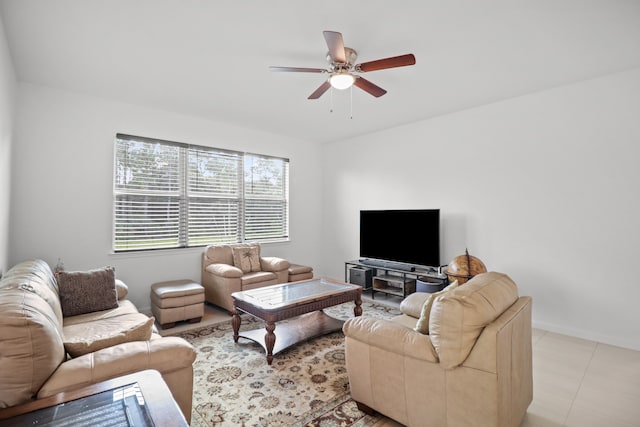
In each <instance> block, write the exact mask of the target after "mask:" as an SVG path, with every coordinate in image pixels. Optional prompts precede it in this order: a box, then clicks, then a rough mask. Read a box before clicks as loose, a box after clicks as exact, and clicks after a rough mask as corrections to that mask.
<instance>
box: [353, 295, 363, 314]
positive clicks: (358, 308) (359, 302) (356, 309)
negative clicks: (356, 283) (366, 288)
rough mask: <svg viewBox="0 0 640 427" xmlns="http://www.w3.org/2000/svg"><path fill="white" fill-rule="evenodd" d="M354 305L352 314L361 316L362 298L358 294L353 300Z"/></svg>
mask: <svg viewBox="0 0 640 427" xmlns="http://www.w3.org/2000/svg"><path fill="white" fill-rule="evenodd" d="M354 302H355V303H356V306H355V307H353V314H354V315H355V316H361V315H362V299H361V298H360V296H358V297H357V298H356V299H355V301H354Z"/></svg>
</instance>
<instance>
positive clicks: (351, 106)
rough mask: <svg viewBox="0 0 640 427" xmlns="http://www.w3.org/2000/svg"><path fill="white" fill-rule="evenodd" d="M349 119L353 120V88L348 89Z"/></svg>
mask: <svg viewBox="0 0 640 427" xmlns="http://www.w3.org/2000/svg"><path fill="white" fill-rule="evenodd" d="M349 107H350V108H349V118H350V119H351V120H353V86H351V87H350V88H349Z"/></svg>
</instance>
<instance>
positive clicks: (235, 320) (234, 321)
mask: <svg viewBox="0 0 640 427" xmlns="http://www.w3.org/2000/svg"><path fill="white" fill-rule="evenodd" d="M240 323H242V318H241V317H240V314H239V313H238V311H237V310H234V311H233V317H232V318H231V326H233V341H234V342H238V332H240Z"/></svg>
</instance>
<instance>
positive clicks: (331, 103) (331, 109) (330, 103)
mask: <svg viewBox="0 0 640 427" xmlns="http://www.w3.org/2000/svg"><path fill="white" fill-rule="evenodd" d="M329 112H330V113H333V88H331V101H330V102H329Z"/></svg>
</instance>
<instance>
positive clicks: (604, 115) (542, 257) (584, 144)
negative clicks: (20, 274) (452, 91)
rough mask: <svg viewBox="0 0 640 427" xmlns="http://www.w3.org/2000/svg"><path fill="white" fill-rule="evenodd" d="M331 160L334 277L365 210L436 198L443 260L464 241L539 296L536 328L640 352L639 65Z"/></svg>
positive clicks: (330, 150)
mask: <svg viewBox="0 0 640 427" xmlns="http://www.w3.org/2000/svg"><path fill="white" fill-rule="evenodd" d="M324 156H325V160H324V163H325V165H326V170H325V174H324V179H325V181H324V187H323V191H324V197H323V201H324V221H325V225H326V227H325V240H324V243H325V244H324V255H325V257H324V259H323V265H324V268H325V270H326V271H327V274H329V275H332V276H334V277H338V278H341V277H343V274H344V261H345V260H349V259H355V258H357V257H358V221H359V219H358V215H359V214H358V212H359V210H360V209H396V208H440V209H441V216H442V224H441V239H442V240H441V247H442V261H443V263H447V262H449V261H450V260H451V259H453V258H454V257H455V256H457V255H460V254H463V253H464V251H465V248H468V249H469V251H470V253H471V254H472V255H475V256H478V257H479V258H480V259H482V260H483V261H484V262H485V264H486V265H487V267H488V269H490V270H494V271H501V272H505V273H507V274H509V275H510V276H511V277H512V278H513V279H514V280H515V281H516V283H517V284H518V285H519V289H520V293H521V294H523V295H532V296H533V300H534V305H533V307H534V308H533V318H534V323H535V325H536V326H537V327H540V328H542V329H547V330H551V331H555V332H560V333H566V334H570V335H574V336H578V337H584V338H589V339H593V340H597V341H601V342H605V343H610V344H614V345H620V346H624V347H629V348H634V349H639V350H640V310H638V309H637V307H638V301H639V300H640V276H639V275H638V265H637V264H636V263H637V262H638V259H639V258H640V257H639V255H640V249H639V247H638V244H639V243H640V198H639V197H638V194H639V193H638V185H639V184H640V166H639V163H638V162H639V160H638V159H640V69H634V70H631V71H627V72H623V73H619V74H615V75H610V76H606V77H602V78H599V79H595V80H590V81H585V82H581V83H577V84H574V85H571V86H565V87H560V88H557V89H554V90H549V91H545V92H540V93H535V94H531V95H528V96H523V97H519V98H515V99H510V100H507V101H504V102H499V103H495V104H491V105H487V106H483V107H480V108H475V109H471V110H467V111H462V112H459V113H455V114H451V115H447V116H442V117H438V118H435V119H432V120H426V121H422V122H419V123H415V124H411V125H407V126H404V127H400V128H395V129H391V130H388V131H384V132H379V133H376V134H372V135H367V136H363V137H359V138H354V139H351V140H348V141H341V142H337V143H333V144H330V145H328V146H326V147H325V150H324ZM416 244H417V245H418V246H419V242H416Z"/></svg>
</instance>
